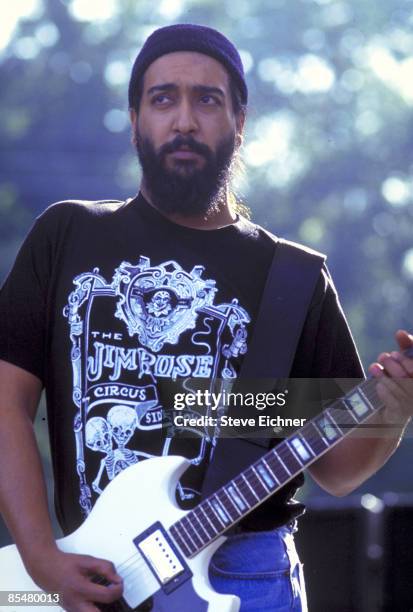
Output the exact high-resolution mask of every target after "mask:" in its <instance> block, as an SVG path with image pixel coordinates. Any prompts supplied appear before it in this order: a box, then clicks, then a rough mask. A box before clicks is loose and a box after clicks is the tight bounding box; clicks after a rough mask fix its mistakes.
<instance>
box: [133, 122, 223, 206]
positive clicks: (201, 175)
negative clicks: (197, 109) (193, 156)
mask: <svg viewBox="0 0 413 612" xmlns="http://www.w3.org/2000/svg"><path fill="white" fill-rule="evenodd" d="M135 142H136V150H137V153H138V157H139V161H140V164H141V167H142V172H143V177H144V183H145V187H146V188H147V190H148V192H149V194H150V196H151V199H152V203H153V204H154V206H156V208H158V209H159V211H160V212H163V213H164V214H167V215H170V214H172V215H173V214H179V215H181V216H182V217H192V216H197V215H206V216H207V215H209V214H211V212H213V211H216V210H218V209H219V205H220V202H222V201H223V200H225V195H226V191H227V187H228V185H229V182H230V177H231V165H232V161H233V159H234V157H235V134H231V135H230V136H228V137H226V138H224V139H222V140H221V141H220V143H219V144H218V146H217V148H216V151H215V153H214V152H213V151H212V150H211V149H210V148H209V147H208V146H207V145H205V144H202V143H199V142H197V141H195V140H194V139H193V138H192V136H188V137H184V136H181V135H178V136H176V137H175V139H174V140H173V141H172V142H169V143H167V144H165V145H163V146H162V147H160V149H159V151H156V150H155V147H154V146H153V144H152V142H151V141H150V140H149V138H141V137H140V135H139V134H138V132H137V131H136V133H135ZM184 145H185V146H186V147H188V148H189V149H191V150H192V151H194V152H196V153H199V154H200V155H202V156H203V157H204V160H205V162H204V164H203V166H202V168H196V167H195V165H194V163H193V162H192V161H191V160H180V162H178V161H177V162H176V169H175V168H174V169H169V168H167V167H166V155H167V154H168V153H171V152H173V151H176V150H178V149H179V148H180V147H181V146H184Z"/></svg>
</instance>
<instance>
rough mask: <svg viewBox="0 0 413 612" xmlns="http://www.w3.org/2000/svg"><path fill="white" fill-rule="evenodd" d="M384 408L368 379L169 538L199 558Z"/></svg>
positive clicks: (218, 494)
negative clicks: (219, 538)
mask: <svg viewBox="0 0 413 612" xmlns="http://www.w3.org/2000/svg"><path fill="white" fill-rule="evenodd" d="M409 352H410V351H409ZM381 408H383V403H382V402H381V400H380V398H379V396H378V395H377V392H376V379H374V378H368V379H367V380H365V381H363V382H362V383H361V384H360V385H358V386H356V387H354V388H353V389H352V390H351V391H350V392H349V393H347V394H346V395H345V396H344V397H342V398H340V399H339V400H336V401H335V402H333V403H332V404H331V405H330V406H329V407H328V408H327V409H325V410H324V411H323V412H321V413H320V414H319V415H318V416H316V417H314V418H313V419H311V420H309V421H308V422H307V423H306V424H305V425H304V427H302V428H301V429H299V430H298V431H296V432H295V433H294V434H292V435H291V436H289V437H288V438H286V439H285V440H283V441H282V442H280V444H278V445H277V446H276V447H275V448H273V449H272V450H270V451H269V452H267V453H266V454H265V455H263V457H261V459H259V460H258V461H256V462H255V463H253V464H252V465H251V466H250V467H248V468H247V469H246V470H244V471H243V472H241V473H240V474H239V475H238V476H236V477H235V478H234V479H233V480H231V481H230V482H228V483H227V484H226V485H224V486H223V487H221V488H220V489H218V490H217V491H216V492H215V493H214V494H212V495H210V496H209V497H208V498H207V499H205V500H204V501H203V502H202V503H200V504H199V505H198V506H197V507H196V508H194V509H193V510H191V511H190V512H188V513H187V514H186V515H185V516H184V517H183V518H182V519H180V520H179V521H177V522H176V523H174V524H173V525H172V527H171V528H170V533H171V535H172V536H173V538H174V539H175V540H176V542H177V543H178V545H179V546H180V548H181V549H182V551H183V553H184V554H185V555H186V556H187V557H193V556H195V555H196V554H197V553H198V552H200V551H201V550H202V549H203V548H204V547H205V546H207V545H208V544H210V543H211V542H212V541H213V540H215V539H216V538H218V537H219V536H220V535H222V534H223V533H224V532H225V531H226V530H227V529H229V528H230V527H232V526H233V525H234V524H235V523H237V522H238V521H240V520H241V519H242V518H244V517H245V516H246V515H247V514H248V513H249V512H251V511H252V510H254V509H255V508H257V507H258V506H259V505H260V504H262V503H263V502H264V501H266V500H267V499H268V498H269V497H270V496H271V495H273V494H274V493H275V492H276V491H278V490H279V489H280V488H281V487H283V486H284V485H285V484H286V483H287V482H288V481H289V480H291V479H292V478H294V477H295V476H297V474H299V473H300V472H302V471H303V470H304V469H305V468H306V467H308V466H309V465H311V464H312V463H313V462H314V461H316V460H317V459H318V458H319V457H321V456H322V455H324V454H325V453H326V452H328V451H329V450H330V449H331V448H332V447H333V446H335V445H336V444H338V442H340V440H342V439H343V438H344V437H346V436H348V435H349V434H350V433H351V432H352V431H353V430H354V429H356V428H357V427H360V425H362V424H363V423H365V421H367V420H368V419H369V418H370V417H371V416H372V415H373V414H375V413H376V412H378V411H379V410H380V409H381Z"/></svg>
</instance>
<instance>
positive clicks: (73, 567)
mask: <svg viewBox="0 0 413 612" xmlns="http://www.w3.org/2000/svg"><path fill="white" fill-rule="evenodd" d="M27 570H28V572H29V573H30V575H31V576H32V578H33V580H34V581H35V582H36V583H37V584H38V586H40V587H41V588H42V589H43V590H45V591H47V592H49V593H59V594H60V603H59V605H60V606H62V607H63V608H64V609H65V610H67V611H68V612H98V611H99V608H98V607H97V606H96V605H95V603H96V604H99V603H104V604H109V603H112V602H114V601H116V600H117V599H119V598H120V597H121V596H122V592H123V582H122V578H121V577H120V576H119V575H118V574H117V573H116V570H115V568H114V566H113V564H112V563H110V562H109V561H104V560H103V559H96V558H95V557H91V556H89V555H75V554H71V553H64V552H62V551H61V550H59V549H58V548H57V547H54V548H53V549H52V550H48V551H45V550H44V551H42V553H41V555H38V556H37V558H32V559H31V560H30V562H29V563H27ZM97 575H98V576H102V577H103V578H104V579H105V580H107V581H108V582H109V583H110V584H109V585H108V586H104V585H102V584H96V583H94V582H92V579H93V578H95V577H96V576H97Z"/></svg>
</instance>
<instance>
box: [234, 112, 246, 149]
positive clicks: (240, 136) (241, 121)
mask: <svg viewBox="0 0 413 612" xmlns="http://www.w3.org/2000/svg"><path fill="white" fill-rule="evenodd" d="M245 118H246V115H245V111H244V110H240V111H239V113H238V114H237V117H236V120H235V122H236V128H237V137H236V138H237V145H238V146H239V147H240V146H241V145H242V142H243V140H244V125H245Z"/></svg>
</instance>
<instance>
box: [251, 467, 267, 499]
mask: <svg viewBox="0 0 413 612" xmlns="http://www.w3.org/2000/svg"><path fill="white" fill-rule="evenodd" d="M251 469H252V470H254V474H255V475H256V476H257V478H258V479H259V481H260V483H261V484H262V486H263V487H264V489H265V490H266V491H267V493H269V492H270V489H269V488H268V487H267V485H266V484H265V481H264V480H263V479H262V478H261V476H260V475H259V473H258V472H257V470H256V469H255V467H254V466H251Z"/></svg>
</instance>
